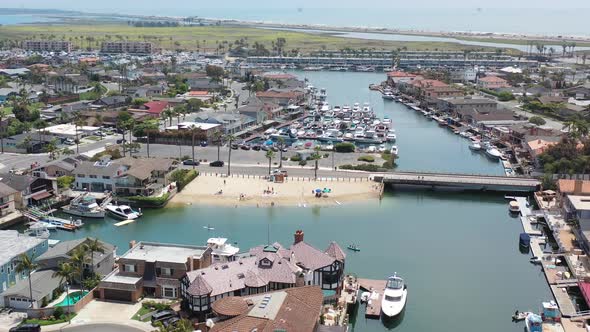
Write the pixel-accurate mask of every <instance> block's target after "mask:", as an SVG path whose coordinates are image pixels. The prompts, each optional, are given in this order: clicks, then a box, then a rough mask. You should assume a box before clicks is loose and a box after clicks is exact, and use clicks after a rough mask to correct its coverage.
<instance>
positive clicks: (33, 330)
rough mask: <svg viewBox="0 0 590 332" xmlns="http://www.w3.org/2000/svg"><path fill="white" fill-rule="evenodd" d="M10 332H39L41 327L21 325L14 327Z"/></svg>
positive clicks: (37, 325)
mask: <svg viewBox="0 0 590 332" xmlns="http://www.w3.org/2000/svg"><path fill="white" fill-rule="evenodd" d="M9 331H10V332H40V331H41V325H39V324H22V325H19V326H15V327H13V328H11V329H10V330H9Z"/></svg>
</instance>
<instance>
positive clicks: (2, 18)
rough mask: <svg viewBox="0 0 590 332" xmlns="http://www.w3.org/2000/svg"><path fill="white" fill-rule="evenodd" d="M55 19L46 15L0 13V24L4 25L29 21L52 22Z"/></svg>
mask: <svg viewBox="0 0 590 332" xmlns="http://www.w3.org/2000/svg"><path fill="white" fill-rule="evenodd" d="M50 21H53V19H51V18H49V17H44V16H37V15H26V14H23V15H1V14H0V24H4V25H11V24H27V23H37V22H50Z"/></svg>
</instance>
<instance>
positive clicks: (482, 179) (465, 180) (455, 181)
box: [370, 172, 541, 192]
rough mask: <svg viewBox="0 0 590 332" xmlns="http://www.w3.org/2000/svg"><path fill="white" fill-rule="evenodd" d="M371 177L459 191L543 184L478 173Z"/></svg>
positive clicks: (531, 188)
mask: <svg viewBox="0 0 590 332" xmlns="http://www.w3.org/2000/svg"><path fill="white" fill-rule="evenodd" d="M370 178H371V179H372V180H373V181H375V182H381V183H385V184H389V185H392V186H393V187H396V186H418V187H425V188H429V189H440V190H458V191H497V192H534V191H537V190H539V188H540V186H541V181H539V180H538V179H534V178H525V177H506V176H495V175H476V174H452V173H427V172H392V173H382V174H373V175H371V176H370Z"/></svg>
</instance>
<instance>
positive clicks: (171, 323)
mask: <svg viewBox="0 0 590 332" xmlns="http://www.w3.org/2000/svg"><path fill="white" fill-rule="evenodd" d="M179 321H180V317H178V316H176V317H172V318H169V319H167V320H165V321H163V322H162V324H163V325H164V327H168V326H175V325H176V324H177V323H178V322H179Z"/></svg>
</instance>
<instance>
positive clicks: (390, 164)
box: [381, 151, 397, 169]
mask: <svg viewBox="0 0 590 332" xmlns="http://www.w3.org/2000/svg"><path fill="white" fill-rule="evenodd" d="M381 158H383V159H384V160H385V162H384V163H383V166H382V167H383V168H386V169H394V168H395V167H397V165H396V164H395V159H396V158H397V156H394V155H392V154H391V152H390V151H385V152H383V153H382V154H381Z"/></svg>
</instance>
